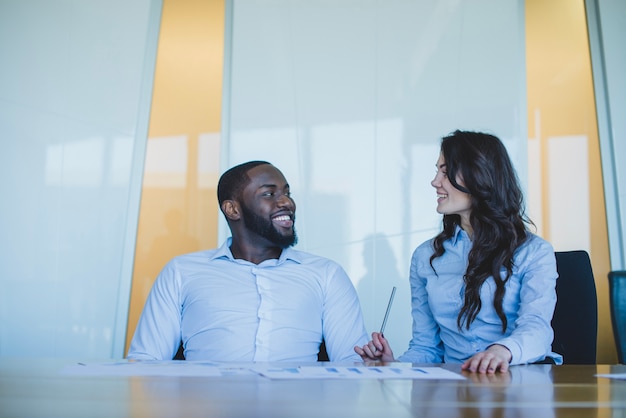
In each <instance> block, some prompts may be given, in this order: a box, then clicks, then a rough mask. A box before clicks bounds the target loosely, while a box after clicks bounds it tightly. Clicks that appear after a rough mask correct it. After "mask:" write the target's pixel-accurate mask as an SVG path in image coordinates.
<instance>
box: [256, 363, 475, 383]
mask: <svg viewBox="0 0 626 418" xmlns="http://www.w3.org/2000/svg"><path fill="white" fill-rule="evenodd" d="M254 370H255V371H257V372H258V373H259V374H260V375H262V376H265V377H267V378H270V379H453V380H464V379H465V378H464V377H463V376H461V375H460V374H457V373H454V372H451V371H449V370H446V369H442V368H440V367H393V366H385V367H359V366H354V367H332V366H312V367H270V368H266V369H259V368H256V369H254Z"/></svg>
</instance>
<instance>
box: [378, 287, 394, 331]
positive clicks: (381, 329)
mask: <svg viewBox="0 0 626 418" xmlns="http://www.w3.org/2000/svg"><path fill="white" fill-rule="evenodd" d="M395 294H396V287H395V286H394V287H393V289H391V296H390V297H389V303H388V304H387V312H385V318H384V319H383V324H382V325H381V326H380V333H381V335H382V333H383V331H384V330H385V325H387V318H389V311H391V304H392V303H393V297H394V295H395Z"/></svg>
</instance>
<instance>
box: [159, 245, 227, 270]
mask: <svg viewBox="0 0 626 418" xmlns="http://www.w3.org/2000/svg"><path fill="white" fill-rule="evenodd" d="M219 253H220V249H219V248H214V249H210V250H201V251H194V252H191V253H185V254H180V255H177V256H175V257H174V258H172V259H171V260H170V261H169V262H168V264H169V265H171V266H185V265H189V264H198V263H202V264H207V263H210V262H211V261H212V260H214V259H215V258H216V257H218V256H219Z"/></svg>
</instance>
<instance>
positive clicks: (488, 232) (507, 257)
mask: <svg viewBox="0 0 626 418" xmlns="http://www.w3.org/2000/svg"><path fill="white" fill-rule="evenodd" d="M441 153H442V155H443V158H444V160H445V164H446V171H447V177H448V179H449V180H450V183H451V184H452V185H453V186H454V187H455V188H456V189H458V190H460V191H462V192H465V193H468V194H469V195H470V201H471V213H470V219H469V220H470V224H471V226H472V230H473V237H472V249H471V250H470V252H469V256H468V264H467V270H466V271H465V275H464V276H463V280H464V282H465V295H464V301H463V307H462V308H461V311H460V312H459V316H458V317H457V325H458V327H459V330H460V329H462V328H463V327H465V328H466V329H469V327H470V325H471V323H472V322H473V321H474V320H475V319H476V316H477V315H478V313H479V312H480V309H481V300H480V288H481V287H482V285H483V283H484V282H485V281H486V280H487V279H488V278H489V277H493V280H494V283H495V285H496V291H495V294H494V299H493V306H494V308H495V310H496V313H497V314H498V317H499V318H500V320H501V321H502V332H503V333H504V332H505V331H506V328H507V320H506V316H505V314H504V311H503V309H502V300H503V299H504V293H505V284H506V282H507V281H508V280H509V278H510V277H511V274H512V272H513V255H514V253H515V251H516V250H517V248H518V247H519V246H520V245H521V244H522V243H523V242H524V241H525V240H526V239H527V236H528V230H527V228H526V226H527V224H532V222H531V221H530V220H529V219H528V218H527V217H526V215H525V214H524V197H523V194H522V190H521V188H520V185H519V180H518V178H517V174H516V173H515V170H514V168H513V164H512V163H511V160H510V158H509V155H508V153H507V151H506V148H505V147H504V145H503V144H502V142H501V141H500V140H499V139H498V138H497V137H495V136H493V135H489V134H485V133H481V132H467V131H458V130H457V131H455V132H453V133H452V134H450V135H449V136H446V137H444V138H443V139H442V141H441ZM459 179H460V180H461V181H462V183H463V185H460V184H458V182H457V180H459ZM460 222H461V218H460V216H459V215H444V216H443V231H442V232H441V233H440V234H439V235H437V236H436V237H435V239H434V244H433V246H434V252H433V254H432V256H431V257H430V265H431V267H432V266H433V260H434V259H436V258H437V257H440V256H441V255H443V253H444V251H445V250H444V247H443V243H444V241H446V240H447V239H449V238H451V237H452V236H453V234H454V231H455V228H456V226H457V225H460ZM502 267H504V268H505V269H506V273H505V275H504V277H502V276H501V274H500V270H501V268H502ZM433 270H434V267H433Z"/></svg>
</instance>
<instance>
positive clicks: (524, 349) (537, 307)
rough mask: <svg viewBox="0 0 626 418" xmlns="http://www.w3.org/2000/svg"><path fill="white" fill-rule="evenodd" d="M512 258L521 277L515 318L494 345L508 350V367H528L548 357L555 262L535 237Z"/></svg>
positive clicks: (554, 284) (550, 249) (548, 249)
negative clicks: (515, 365)
mask: <svg viewBox="0 0 626 418" xmlns="http://www.w3.org/2000/svg"><path fill="white" fill-rule="evenodd" d="M533 241H534V242H532V243H531V244H530V245H527V246H525V247H524V248H523V250H522V251H520V252H519V254H517V255H516V257H515V264H517V265H518V266H519V271H518V272H514V274H517V275H519V276H520V277H521V290H520V302H519V310H518V316H517V319H516V320H515V324H514V328H513V331H512V332H511V334H510V335H508V336H507V337H505V338H502V339H500V340H498V341H495V342H494V343H495V344H501V345H503V346H505V347H507V348H508V349H509V351H510V352H511V354H512V357H511V362H510V363H511V364H524V363H532V362H535V361H538V360H542V359H543V358H545V356H546V355H548V354H549V353H551V345H552V340H553V337H554V331H553V330H552V325H551V321H552V316H553V314H554V307H555V306H556V279H557V277H558V274H557V271H556V258H555V256H554V250H553V249H552V246H551V245H550V244H549V243H548V242H546V241H544V240H543V239H541V238H538V237H535V238H534V239H533Z"/></svg>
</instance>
